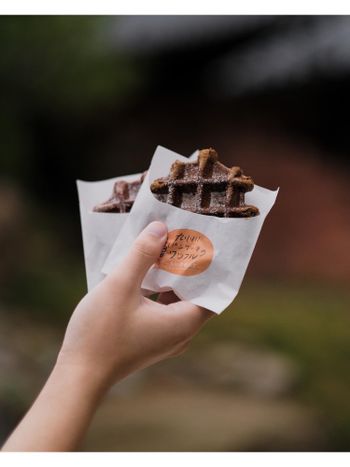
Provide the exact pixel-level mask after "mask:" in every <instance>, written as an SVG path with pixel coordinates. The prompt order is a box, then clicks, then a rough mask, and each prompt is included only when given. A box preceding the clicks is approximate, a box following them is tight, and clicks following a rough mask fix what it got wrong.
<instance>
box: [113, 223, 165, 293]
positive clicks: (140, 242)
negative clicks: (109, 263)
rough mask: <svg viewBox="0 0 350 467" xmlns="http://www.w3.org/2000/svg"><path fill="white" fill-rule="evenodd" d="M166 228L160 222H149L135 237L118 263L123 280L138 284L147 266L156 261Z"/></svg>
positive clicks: (163, 241) (162, 244)
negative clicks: (125, 254)
mask: <svg viewBox="0 0 350 467" xmlns="http://www.w3.org/2000/svg"><path fill="white" fill-rule="evenodd" d="M167 233H168V229H167V227H166V225H165V224H163V223H162V222H158V221H156V222H151V223H150V224H149V225H148V226H147V227H146V228H145V229H144V230H143V231H142V232H141V233H140V235H139V236H138V237H137V238H136V240H135V241H134V243H133V245H132V247H131V248H130V251H129V253H128V254H127V256H126V257H125V258H124V260H123V261H122V263H121V264H120V265H119V267H118V270H119V272H120V271H121V272H122V274H123V276H124V278H125V281H126V282H127V283H129V284H130V285H132V286H133V287H135V286H140V285H141V283H142V280H143V278H144V276H145V274H146V272H147V271H148V270H149V268H150V267H151V266H152V265H153V264H154V263H155V262H156V261H157V259H158V257H159V255H160V253H161V251H162V248H163V246H164V243H165V241H166V238H167Z"/></svg>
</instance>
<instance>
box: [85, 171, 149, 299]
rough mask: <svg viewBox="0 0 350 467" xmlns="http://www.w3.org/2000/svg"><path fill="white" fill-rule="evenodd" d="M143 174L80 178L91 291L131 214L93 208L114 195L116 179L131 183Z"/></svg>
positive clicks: (87, 271)
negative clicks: (107, 211) (85, 179)
mask: <svg viewBox="0 0 350 467" xmlns="http://www.w3.org/2000/svg"><path fill="white" fill-rule="evenodd" d="M140 177H141V174H135V175H126V176H123V177H117V178H111V179H109V180H102V181H98V182H85V181H82V180H77V188H78V195H79V205H80V220H81V229H82V234H83V246H84V259H85V271H86V277H87V285H88V290H91V289H92V288H93V287H95V286H96V285H97V284H98V283H99V282H100V281H101V280H102V279H103V278H104V277H105V274H103V273H102V272H101V269H102V266H103V264H104V262H105V260H106V258H107V256H108V254H109V252H110V251H111V248H112V246H113V243H114V241H115V239H116V238H117V236H118V234H119V231H120V229H121V228H122V226H123V224H124V222H125V221H126V219H127V217H128V216H129V214H128V213H122V214H119V213H103V212H93V211H92V210H93V207H94V206H96V204H99V203H102V202H103V201H106V200H107V199H108V198H109V197H110V196H111V194H112V191H113V186H114V183H115V182H116V181H118V180H126V181H128V182H131V181H134V180H138V179H139V178H140Z"/></svg>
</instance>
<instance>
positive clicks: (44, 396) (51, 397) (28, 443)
mask: <svg viewBox="0 0 350 467" xmlns="http://www.w3.org/2000/svg"><path fill="white" fill-rule="evenodd" d="M105 391H106V388H105V386H104V385H103V384H101V383H100V382H99V381H98V379H97V378H96V377H95V375H94V374H91V373H89V371H87V370H84V371H82V370H81V369H80V368H76V367H74V368H67V367H65V366H62V365H56V366H55V367H54V369H53V371H52V373H51V375H50V377H49V379H48V380H47V382H46V384H45V386H44V388H43V389H42V391H41V393H40V394H39V396H38V397H37V399H36V401H35V402H34V404H33V406H32V407H31V408H30V410H29V411H28V413H27V414H26V415H25V417H24V418H23V420H22V421H21V423H20V424H19V425H18V427H17V428H16V429H15V431H14V432H13V433H12V435H11V436H10V438H9V439H8V440H7V442H6V443H5V445H4V446H3V448H2V450H3V451H72V450H74V449H76V448H77V446H78V445H79V443H80V441H81V439H82V437H83V436H84V434H85V432H86V430H87V428H88V426H89V423H90V421H91V418H92V416H93V414H94V412H95V410H96V408H97V405H98V403H99V401H100V400H101V398H102V397H103V395H104V393H105Z"/></svg>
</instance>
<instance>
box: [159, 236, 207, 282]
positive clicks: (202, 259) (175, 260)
mask: <svg viewBox="0 0 350 467" xmlns="http://www.w3.org/2000/svg"><path fill="white" fill-rule="evenodd" d="M213 256H214V247H213V244H212V243H211V241H210V240H209V238H208V237H206V236H205V235H204V234H202V233H201V232H197V231H196V230H190V229H177V230H172V231H171V232H169V233H168V239H167V242H166V244H165V246H164V248H163V250H162V252H161V254H160V257H159V259H158V261H157V263H156V265H155V266H156V267H158V268H160V269H163V270H164V271H167V272H171V273H173V274H179V275H181V276H194V275H196V274H200V273H201V272H203V271H205V270H206V269H207V268H208V267H209V265H210V263H211V262H212V259H213Z"/></svg>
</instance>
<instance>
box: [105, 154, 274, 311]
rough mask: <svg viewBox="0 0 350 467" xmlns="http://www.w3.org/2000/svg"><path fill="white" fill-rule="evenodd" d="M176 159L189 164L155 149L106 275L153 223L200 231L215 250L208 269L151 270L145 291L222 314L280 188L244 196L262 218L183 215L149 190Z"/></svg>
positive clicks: (144, 283)
mask: <svg viewBox="0 0 350 467" xmlns="http://www.w3.org/2000/svg"><path fill="white" fill-rule="evenodd" d="M176 159H179V160H182V161H184V162H185V161H188V159H187V158H185V157H183V156H181V155H179V154H176V153H174V152H172V151H169V150H168V149H165V148H163V147H161V146H158V147H157V149H156V152H155V154H154V156H153V159H152V163H151V166H150V169H149V171H148V174H147V176H146V178H145V181H144V183H143V185H142V187H141V189H140V191H139V194H138V197H137V199H136V201H135V203H134V206H133V208H132V210H131V212H130V214H129V216H128V218H127V219H126V221H125V223H124V225H123V226H122V228H121V230H120V233H119V235H118V237H117V239H116V241H115V243H114V245H113V248H112V250H111V252H110V254H109V255H108V257H107V260H106V261H105V263H104V266H103V268H102V273H103V274H108V273H109V272H110V271H111V270H112V269H113V268H114V267H115V266H116V265H117V264H118V263H119V262H120V261H121V260H122V259H123V257H124V256H125V254H126V253H127V251H128V249H129V247H130V246H131V244H132V242H133V241H134V239H135V238H136V237H137V235H138V234H139V233H140V232H141V231H142V230H143V229H144V228H145V227H146V225H148V224H149V223H150V222H152V221H155V220H160V221H163V222H165V224H166V225H167V227H168V230H169V231H172V230H175V229H191V230H195V231H199V232H201V233H203V234H204V235H205V236H206V237H208V238H209V239H210V241H211V242H212V244H213V246H214V258H213V260H212V262H211V264H210V266H209V267H208V268H207V269H206V270H205V271H203V272H201V273H200V274H197V275H193V276H190V277H188V276H184V275H178V274H174V273H171V272H167V271H164V270H163V269H159V268H158V267H152V268H151V269H150V270H149V271H148V273H147V275H146V277H145V279H144V281H143V284H142V287H143V288H144V289H145V290H149V291H153V292H162V291H167V290H174V292H175V293H176V294H177V295H178V296H179V297H180V298H181V299H184V300H189V301H191V302H192V303H195V304H197V305H199V306H202V307H205V308H207V309H209V310H212V311H214V312H216V313H221V312H222V311H223V310H224V309H225V308H226V307H227V306H228V305H229V304H230V303H231V302H232V300H233V299H234V298H235V296H236V295H237V293H238V290H239V288H240V285H241V283H242V280H243V277H244V274H245V272H246V269H247V266H248V263H249V260H250V258H251V255H252V253H253V250H254V247H255V244H256V241H257V239H258V236H259V233H260V230H261V228H262V225H263V223H264V220H265V218H266V216H267V214H268V213H269V211H270V209H271V208H272V206H273V204H274V203H275V200H276V197H277V193H278V190H276V191H271V190H267V189H266V188H262V187H259V186H257V185H255V187H254V190H253V191H251V192H249V193H246V203H247V204H253V205H255V206H257V207H258V208H259V210H260V215H258V216H256V217H253V218H249V219H244V218H241V219H239V218H218V217H213V216H204V215H201V214H195V213H192V212H189V211H185V210H183V209H180V208H177V207H175V206H171V205H168V204H166V203H162V202H160V201H158V200H157V199H156V198H155V197H154V196H153V194H152V192H151V190H150V183H151V182H152V181H153V180H155V179H156V178H158V177H164V176H167V175H168V173H169V169H170V166H171V164H172V163H173V162H174V161H175V160H176Z"/></svg>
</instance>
